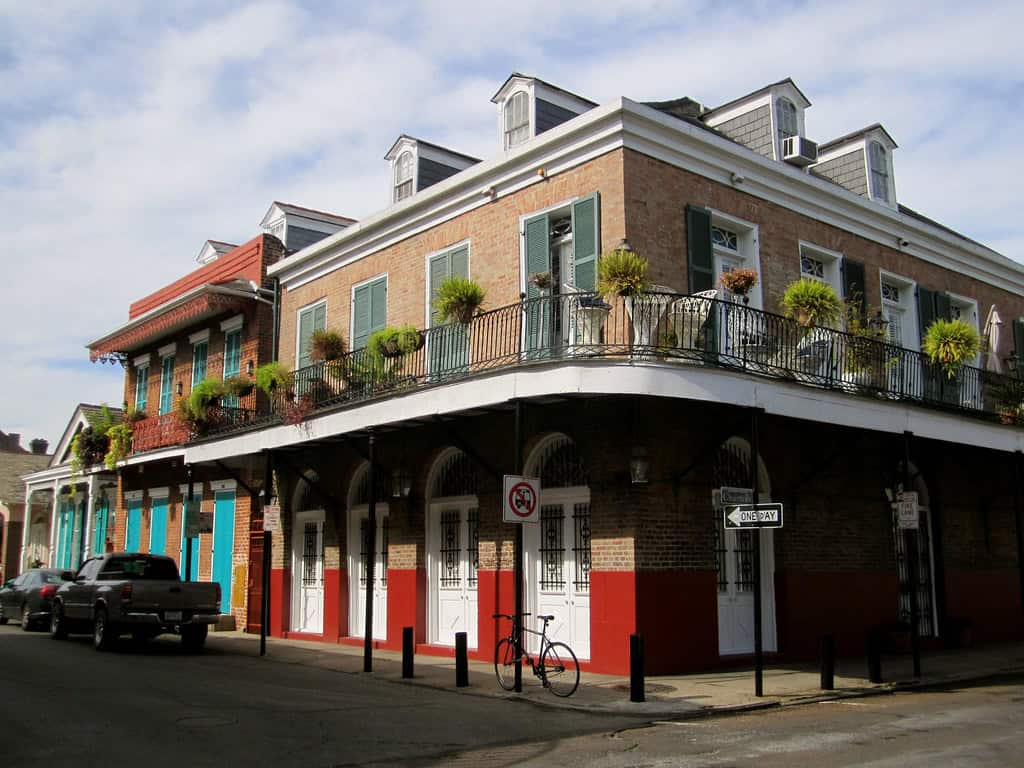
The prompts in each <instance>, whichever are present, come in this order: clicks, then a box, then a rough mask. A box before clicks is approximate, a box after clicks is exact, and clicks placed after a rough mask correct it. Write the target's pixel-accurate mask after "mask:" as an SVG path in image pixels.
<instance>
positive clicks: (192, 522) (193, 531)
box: [185, 496, 202, 539]
mask: <svg viewBox="0 0 1024 768" xmlns="http://www.w3.org/2000/svg"><path fill="white" fill-rule="evenodd" d="M201 504H202V502H201V501H200V499H199V497H198V496H196V497H195V498H193V500H192V501H186V502H185V538H188V539H194V538H196V537H197V536H198V535H199V509H200V505H201Z"/></svg>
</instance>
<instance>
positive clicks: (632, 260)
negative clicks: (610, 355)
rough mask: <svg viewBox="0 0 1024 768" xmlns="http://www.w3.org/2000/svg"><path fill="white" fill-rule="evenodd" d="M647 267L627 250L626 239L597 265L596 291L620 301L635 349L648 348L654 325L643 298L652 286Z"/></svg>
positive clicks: (650, 307)
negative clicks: (631, 325) (627, 317)
mask: <svg viewBox="0 0 1024 768" xmlns="http://www.w3.org/2000/svg"><path fill="white" fill-rule="evenodd" d="M647 268H648V265H647V259H645V258H644V257H643V256H641V255H640V254H638V253H637V252H636V251H634V250H633V249H632V248H630V247H629V243H627V242H626V241H625V240H623V241H622V242H621V243H620V244H619V247H618V248H616V249H615V250H613V251H609V252H608V253H606V254H604V255H603V256H601V258H600V260H599V261H598V263H597V292H598V293H600V294H601V295H602V296H605V297H608V298H612V297H615V296H619V297H621V298H622V304H623V306H624V307H625V308H626V314H627V315H629V319H630V321H631V322H632V324H633V344H634V345H635V346H638V347H647V346H650V345H651V338H652V335H653V331H654V328H655V326H656V325H657V318H656V317H654V316H653V315H654V303H653V302H651V301H647V300H646V299H645V296H644V294H645V293H647V291H648V290H650V287H651V284H650V282H649V281H648V279H647Z"/></svg>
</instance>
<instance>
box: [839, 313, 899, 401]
mask: <svg viewBox="0 0 1024 768" xmlns="http://www.w3.org/2000/svg"><path fill="white" fill-rule="evenodd" d="M865 315H867V316H868V317H869V319H867V320H865ZM843 316H844V317H845V318H846V334H847V335H846V336H845V337H844V341H845V350H844V353H845V354H844V358H843V366H844V373H845V374H846V376H845V378H846V380H848V381H849V382H850V383H851V384H853V385H854V387H856V388H858V389H866V390H872V391H882V390H884V389H885V388H886V377H885V372H886V371H887V370H888V369H889V367H890V366H891V361H890V360H889V358H888V356H887V352H886V346H885V342H886V339H887V337H886V333H885V325H886V324H885V321H884V320H882V313H881V312H875V313H874V314H872V313H871V311H870V310H867V312H865V308H864V305H863V303H862V302H861V299H860V296H859V295H854V296H851V297H849V298H847V299H846V300H844V302H843Z"/></svg>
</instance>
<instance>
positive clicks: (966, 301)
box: [946, 292, 981, 368]
mask: <svg viewBox="0 0 1024 768" xmlns="http://www.w3.org/2000/svg"><path fill="white" fill-rule="evenodd" d="M946 295H947V296H949V300H950V302H951V303H953V304H956V305H957V306H959V307H960V319H961V320H963V319H964V318H963V314H964V310H967V312H968V313H969V314H970V315H971V317H969V318H967V319H966V320H964V322H966V323H967V324H968V325H971V326H972V327H973V328H974V330H975V331H977V333H978V338H979V339H981V317H980V316H979V310H978V302H977V301H976V300H975V299H972V298H971V297H970V296H961V295H960V294H958V293H949V292H947V294H946ZM970 365H973V366H975V367H976V368H977V367H981V349H980V348H979V349H978V352H977V353H976V354H975V355H974V359H973V360H971V362H970Z"/></svg>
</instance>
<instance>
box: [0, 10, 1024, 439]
mask: <svg viewBox="0 0 1024 768" xmlns="http://www.w3.org/2000/svg"><path fill="white" fill-rule="evenodd" d="M323 5H324V7H321V5H320V4H318V3H313V2H249V3H237V2H215V1H213V0H203V1H202V2H200V1H198V0H183V1H181V2H170V3H165V4H157V3H137V4H136V3H124V2H121V1H117V2H115V1H114V0H89V1H88V2H85V1H83V0H63V1H62V2H54V3H24V2H18V1H17V0H0V110H2V111H0V114H2V115H3V118H2V119H0V205H2V206H3V210H4V211H5V212H6V214H7V226H6V228H5V234H4V238H3V248H2V250H0V259H2V263H3V276H4V282H5V284H6V285H5V287H6V289H7V290H6V292H5V297H4V301H3V302H2V304H0V323H2V325H0V327H3V328H4V329H5V331H4V333H3V334H2V337H0V355H2V359H4V360H5V361H6V362H7V369H8V374H7V377H6V380H5V382H4V387H3V391H4V394H5V395H6V396H5V397H3V398H0V429H3V430H4V431H8V432H11V431H13V432H20V433H21V434H22V435H24V439H25V442H27V440H28V439H30V438H32V437H36V436H41V437H45V438H47V439H49V440H50V441H51V442H53V441H55V440H56V439H57V438H58V437H59V435H60V432H61V430H62V429H63V427H64V424H65V423H66V421H67V419H68V418H69V417H70V415H71V413H72V410H73V408H74V405H75V404H76V403H77V402H99V401H107V402H110V403H111V404H115V405H116V404H119V403H120V402H121V400H122V398H123V395H122V386H121V382H122V376H123V372H122V370H121V369H120V368H119V367H112V366H104V365H99V364H95V365H92V364H89V363H88V362H87V360H88V356H87V355H88V353H87V352H86V350H85V345H86V344H87V343H88V342H89V341H90V340H91V339H94V338H96V337H98V336H100V335H102V334H103V333H105V332H107V331H109V330H111V329H113V328H115V327H116V326H118V325H119V324H120V323H122V322H124V320H125V319H126V318H127V309H128V304H129V302H131V301H132V300H134V299H136V298H139V297H140V296H142V295H145V294H147V293H149V292H150V291H152V290H154V289H156V288H158V287H160V286H161V285H163V284H165V283H167V282H170V281H171V280H173V279H175V278H176V277H179V276H180V275H182V274H184V273H185V272H187V271H189V270H190V269H192V268H194V267H195V266H196V264H195V262H194V261H193V259H194V257H195V255H196V253H198V251H199V248H200V247H201V245H202V243H203V242H204V241H205V240H206V239H207V238H214V239H221V240H227V241H229V242H244V241H245V240H246V239H248V238H250V237H252V236H253V235H254V234H256V232H257V226H258V223H259V220H260V218H261V217H262V216H263V213H264V212H265V211H266V209H267V208H268V206H269V205H270V203H271V201H272V200H275V199H278V200H285V201H288V202H294V203H298V204H302V205H307V206H310V207H313V208H320V209H323V210H328V211H334V212H336V213H340V214H343V215H347V216H352V217H357V218H358V217H362V216H365V215H367V214H369V213H372V212H374V211H375V210H377V209H379V208H381V207H383V206H384V205H385V204H386V202H387V192H388V183H387V178H388V168H387V165H386V163H385V161H384V160H383V155H384V153H385V152H386V151H387V150H388V148H389V147H390V146H391V144H392V142H393V141H394V139H395V138H396V137H397V136H398V134H400V133H402V132H406V133H410V134H413V135H417V136H420V137H422V138H424V139H427V140H430V141H434V142H437V143H440V144H443V145H446V146H450V147H452V148H453V149H458V150H461V151H463V152H466V153H468V154H472V155H476V156H479V157H489V156H491V155H493V154H494V152H495V149H496V145H497V136H496V119H495V111H494V106H493V105H492V104H491V103H490V101H489V99H490V97H491V95H492V94H493V93H494V91H495V90H497V88H498V86H500V85H501V83H502V82H503V81H504V79H505V78H506V77H507V75H508V74H509V73H510V72H511V71H513V70H518V71H522V72H526V73H529V74H534V75H537V76H538V77H541V78H543V79H546V80H549V81H551V82H554V83H557V84H559V85H562V86H563V87H565V88H567V89H569V90H571V91H575V92H577V93H580V94H582V95H584V96H587V97H589V98H591V99H593V100H595V101H598V102H605V101H608V100H610V99H613V98H615V97H617V96H620V95H624V96H629V97H631V98H634V99H638V100H653V99H668V98H674V97H678V96H683V95H686V96H690V97H691V98H694V99H696V100H698V101H701V102H703V103H705V104H708V105H710V106H714V105H717V104H720V103H722V102H725V101H728V100H730V99H732V98H734V97H736V96H739V95H742V94H744V93H747V92H749V91H752V90H755V89H756V88H758V87H760V86H762V85H765V84H767V83H769V82H773V81H775V80H780V79H782V78H784V77H787V76H789V77H792V78H793V79H794V80H795V81H796V83H797V84H798V85H799V86H800V88H801V89H802V90H803V91H804V93H806V94H807V96H808V97H809V98H810V100H811V102H812V103H813V106H812V107H811V109H810V110H808V112H807V118H806V121H807V133H808V136H809V137H810V138H812V139H816V140H819V141H825V140H828V139H829V138H833V137H835V136H838V135H841V134H844V133H847V132H849V131H851V130H854V129H857V128H860V127H863V126H865V125H868V124H870V123H874V122H881V123H882V124H883V125H884V126H885V127H886V128H887V129H888V130H889V132H890V133H891V134H892V135H893V137H894V138H895V139H896V141H897V142H898V143H899V145H900V149H898V150H897V151H896V153H895V155H894V164H895V179H896V185H897V195H898V197H899V199H900V201H901V202H903V203H905V204H907V205H909V206H911V207H913V208H915V209H917V210H919V211H921V212H922V213H925V214H927V215H929V216H931V217H933V218H936V219H938V220H939V221H941V222H943V223H944V224H946V225H948V226H951V227H953V228H954V229H957V230H958V231H960V232H963V233H964V234H966V235H968V236H970V237H973V238H975V239H978V240H981V241H982V242H984V243H985V244H987V245H989V246H990V247H992V248H995V249H996V250H998V251H1000V252H1002V253H1004V254H1006V255H1008V256H1010V257H1012V258H1016V259H1018V260H1024V221H1022V218H1024V217H1021V215H1020V211H1021V208H1022V205H1021V204H1022V202H1024V201H1022V197H1024V196H1022V194H1021V191H1020V185H1019V182H1018V179H1020V178H1024V153H1022V152H1021V151H1020V149H1019V146H1020V145H1019V140H1018V139H1017V133H1018V127H1019V125H1020V124H1021V121H1022V118H1024V115H1022V107H1021V104H1022V103H1024V54H1022V53H1021V46H1020V45H1019V40H1018V39H1017V37H1018V34H1019V30H1021V29H1024V5H1022V4H1021V3H1019V2H1015V3H1012V2H990V3H977V4H972V5H970V6H968V5H967V4H964V3H944V2H899V3H893V2H891V0H888V1H887V2H873V1H870V0H869V1H865V2H842V0H840V1H838V2H829V3H821V4H813V3H800V2H798V3H784V2H777V1H775V2H753V3H728V2H708V3H705V2H672V1H671V0H633V2H629V3H621V2H602V1H601V0H588V2H579V1H578V0H565V1H563V2H559V3H551V2H540V0H520V2H518V3H515V4H512V5H508V4H501V6H500V7H499V5H498V4H487V3H470V2H442V1H441V0H432V1H427V2H389V3H386V4H364V3H358V4H356V3H352V4H347V5H341V6H336V5H335V4H323ZM492 6H493V7H492Z"/></svg>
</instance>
